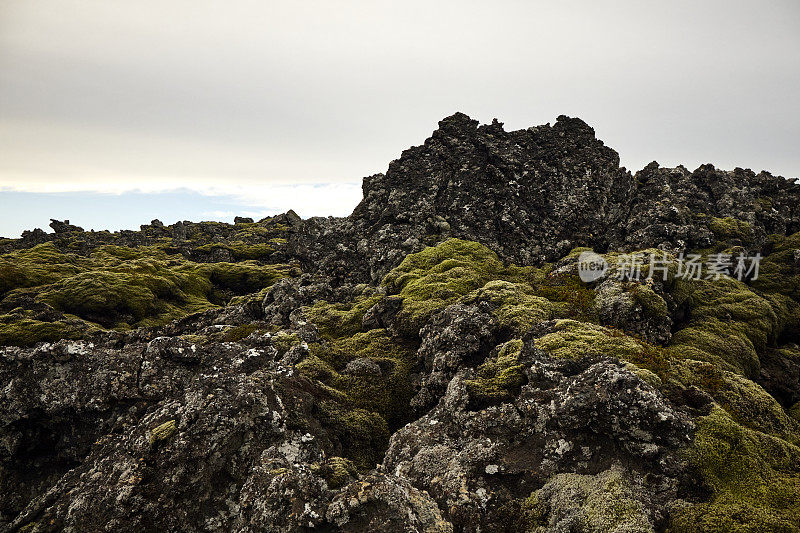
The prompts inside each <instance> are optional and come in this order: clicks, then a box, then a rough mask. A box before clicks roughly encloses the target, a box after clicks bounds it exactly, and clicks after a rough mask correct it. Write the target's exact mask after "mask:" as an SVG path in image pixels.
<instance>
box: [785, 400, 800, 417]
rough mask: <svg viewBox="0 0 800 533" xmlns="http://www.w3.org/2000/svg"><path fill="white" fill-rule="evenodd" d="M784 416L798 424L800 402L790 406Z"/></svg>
mask: <svg viewBox="0 0 800 533" xmlns="http://www.w3.org/2000/svg"><path fill="white" fill-rule="evenodd" d="M786 414H788V415H789V417H791V419H792V420H794V421H795V422H800V402H797V403H795V404H794V405H793V406H791V407H790V408H789V411H787V413H786Z"/></svg>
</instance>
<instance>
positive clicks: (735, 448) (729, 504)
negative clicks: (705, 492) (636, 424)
mask: <svg viewBox="0 0 800 533" xmlns="http://www.w3.org/2000/svg"><path fill="white" fill-rule="evenodd" d="M686 459H687V461H688V464H689V466H690V468H691V469H692V470H693V471H695V472H697V473H698V475H699V476H700V477H701V479H702V480H703V482H704V483H705V484H706V486H708V487H709V489H710V490H711V492H712V496H711V499H710V501H708V502H706V503H700V504H694V505H689V506H687V507H686V508H684V509H682V510H680V511H679V512H678V513H676V516H675V517H674V518H673V523H672V529H673V530H674V531H687V532H717V531H753V532H755V531H798V530H800V526H799V525H798V519H797V517H798V516H800V448H798V447H797V446H795V445H793V444H790V443H788V442H786V441H785V440H783V439H780V438H778V437H773V436H770V435H767V434H764V433H761V432H759V431H755V430H752V429H748V428H745V427H743V426H742V425H740V424H738V423H736V421H734V420H733V418H731V416H730V415H729V414H728V413H726V412H725V411H724V410H723V409H721V408H718V407H717V408H714V410H713V411H712V412H711V414H709V415H708V416H705V417H702V418H700V419H699V421H698V429H697V434H696V435H695V438H694V441H693V443H692V445H691V447H690V448H689V449H688V451H687V452H686Z"/></svg>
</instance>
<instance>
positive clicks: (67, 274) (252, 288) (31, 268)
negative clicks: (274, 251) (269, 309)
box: [0, 243, 288, 345]
mask: <svg viewBox="0 0 800 533" xmlns="http://www.w3.org/2000/svg"><path fill="white" fill-rule="evenodd" d="M287 270H288V267H286V266H283V265H272V266H264V265H260V264H258V263H255V262H253V261H245V262H242V263H213V264H197V263H193V262H191V261H186V260H185V259H184V258H183V256H180V255H169V254H168V253H167V252H166V251H165V250H164V249H163V247H162V246H158V245H154V246H139V247H135V248H131V247H123V246H113V245H106V246H100V247H98V248H97V249H95V250H94V251H93V252H92V253H91V254H90V255H88V256H79V255H73V254H64V253H62V252H60V251H59V250H58V249H57V248H56V247H55V245H53V244H52V243H47V244H43V245H39V246H36V247H33V248H31V249H28V250H20V251H16V252H12V253H9V254H4V255H2V256H0V290H1V291H2V292H0V296H2V297H4V298H5V301H6V303H8V302H9V301H17V300H20V299H21V298H22V297H23V296H24V297H31V298H33V299H34V300H36V301H39V302H43V303H46V304H48V305H51V306H52V307H53V308H55V309H56V310H57V311H61V312H63V313H67V314H69V315H74V316H75V317H79V318H80V319H82V320H84V321H86V322H87V323H88V324H87V325H86V326H85V327H86V328H91V327H94V325H95V324H99V325H101V326H103V327H106V328H117V329H127V328H130V327H141V326H160V325H163V324H165V323H167V322H169V321H171V320H174V319H176V318H181V317H183V316H186V315H187V314H190V313H194V312H197V311H201V310H204V309H207V308H209V307H212V306H214V305H218V304H224V303H226V302H227V301H228V300H230V298H231V297H232V296H234V295H242V294H247V293H253V292H256V291H260V290H262V289H264V288H266V287H269V286H270V285H271V284H272V283H274V282H275V281H276V280H277V279H279V278H281V277H283V276H285V275H286V273H287ZM9 299H11V300H9ZM20 301H21V300H20ZM12 305H13V304H12ZM23 319H26V320H27V321H22V320H23ZM15 320H17V321H19V323H18V324H16V325H14V323H13V322H14V321H15ZM30 320H36V319H35V317H33V316H27V315H24V316H22V315H20V316H18V317H17V318H15V317H14V316H6V317H4V320H3V322H2V324H3V325H2V326H1V327H0V329H2V330H3V333H2V334H0V342H3V343H7V344H20V345H30V344H32V343H35V342H38V341H51V340H56V339H55V338H54V337H57V336H58V335H63V336H61V337H59V338H69V337H71V333H70V331H68V330H69V329H70V328H65V327H64V326H63V325H58V324H59V323H54V324H53V325H46V324H47V323H35V322H30ZM23 329H25V330H26V331H20V330H23ZM84 329H85V328H84ZM60 331H61V333H59V332H60Z"/></svg>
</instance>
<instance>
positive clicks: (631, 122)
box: [0, 0, 800, 234]
mask: <svg viewBox="0 0 800 533" xmlns="http://www.w3.org/2000/svg"><path fill="white" fill-rule="evenodd" d="M798 95H800V2H798V1H797V0H785V1H782V0H777V1H772V2H756V1H751V2H743V1H731V0H726V1H698V0H693V1H671V2H661V1H658V2H656V1H652V2H651V1H643V0H631V1H613V2H612V1H602V0H591V1H589V0H586V1H560V2H553V1H547V2H540V1H497V0H495V1H492V2H487V1H484V2H470V1H465V0H459V1H453V2H450V1H448V2H433V1H431V0H426V1H412V0H404V1H402V2H381V1H374V0H370V1H364V2H355V1H353V2H336V1H331V0H326V1H319V2H300V1H290V2H280V3H278V2H270V1H265V0H259V1H244V0H225V1H222V0H218V1H214V2H209V1H203V0H185V1H184V0H136V1H129V0H128V1H121V0H96V1H86V0H83V1H78V0H48V1H43V0H0V188H2V189H5V190H6V191H8V190H11V189H13V190H15V191H27V192H35V193H44V192H49V193H54V192H76V191H77V192H82V193H84V194H95V193H98V192H102V193H120V192H125V191H133V190H136V191H140V192H143V193H153V192H157V191H164V190H176V189H180V190H186V189H188V190H191V191H196V192H199V193H202V194H216V195H222V196H225V197H226V198H229V199H230V200H231V201H232V202H233V203H234V204H235V203H236V202H239V203H240V204H241V205H242V206H245V207H243V208H242V210H243V211H244V210H250V211H254V212H267V211H271V210H280V209H286V208H288V207H291V206H294V207H295V209H296V210H297V211H298V212H300V213H301V214H302V215H304V216H309V215H314V214H319V215H325V214H346V213H348V212H349V211H350V210H352V208H353V207H354V206H355V203H356V202H357V200H358V198H359V183H360V179H361V177H363V176H365V175H368V174H372V173H375V172H382V171H384V170H385V169H386V167H387V165H388V163H389V161H391V160H392V159H394V158H396V157H397V156H398V155H399V154H400V152H401V151H402V150H403V149H405V148H407V147H408V146H411V145H414V144H420V143H421V142H422V141H423V140H424V139H425V138H426V137H428V136H429V135H430V133H431V131H432V130H433V129H435V127H436V123H437V121H438V120H440V119H441V118H443V117H444V116H447V115H450V114H452V113H453V112H455V111H463V112H465V113H467V114H468V115H470V116H472V117H473V118H476V119H479V120H480V121H482V122H489V121H491V119H492V118H494V117H497V118H498V119H499V120H500V121H501V122H505V124H506V128H507V129H517V128H524V127H528V126H532V125H536V124H543V123H546V122H553V121H554V120H555V118H556V117H557V116H558V115H560V114H567V115H571V116H579V117H581V118H583V119H584V120H585V121H587V122H588V123H589V124H591V125H592V126H593V127H594V128H595V129H596V131H597V134H598V137H600V138H601V139H603V140H604V141H605V142H606V144H608V145H610V146H611V147H613V148H614V149H616V150H617V151H618V152H619V153H620V156H621V159H622V164H623V165H625V166H627V167H628V168H630V169H632V170H637V169H639V168H641V167H642V166H644V165H645V164H647V163H648V162H650V161H652V160H657V161H658V162H659V163H661V164H662V165H667V166H674V165H677V164H681V163H682V164H684V165H686V166H688V167H690V168H695V167H696V166H698V165H699V164H701V163H705V162H712V163H714V164H716V165H717V166H719V167H722V168H734V167H736V166H741V167H749V168H753V169H754V170H761V169H767V170H771V171H773V172H774V173H776V174H782V175H784V176H786V177H797V176H800V149H798V141H799V140H800V96H798ZM301 182H302V183H305V184H316V186H314V187H311V186H309V185H306V186H305V188H302V189H293V188H292V187H288V185H291V184H297V183H301ZM328 183H334V184H337V185H335V186H333V187H326V186H324V185H323V186H320V184H328ZM275 186H279V187H277V188H274V187H275ZM0 195H2V192H0ZM25 197H26V198H33V199H35V198H36V196H35V195H34V196H25ZM132 197H133V196H131V198H132ZM9 198H16V199H19V198H21V196H19V195H18V196H9V195H8V194H6V195H5V196H0V201H4V203H6V207H5V208H4V209H3V211H5V214H4V215H3V216H2V218H3V220H2V221H0V234H2V233H3V232H4V230H6V231H10V230H8V228H11V227H12V226H11V225H9V223H8V221H9V220H10V219H11V218H12V217H16V218H14V219H15V221H17V222H19V217H23V218H24V217H25V216H26V215H25V214H26V213H27V212H28V209H26V208H25V205H26V204H24V203H23V204H19V203H18V202H17V201H15V202H10V201H9V200H8V199H9ZM62 198H65V200H64V201H65V202H67V205H68V202H69V201H70V200H68V199H69V198H73V199H74V197H73V196H69V195H67V196H63V197H62ZM31 201H35V200H31ZM12 203H13V204H14V205H11V204H12ZM137 205H138V204H135V203H132V204H131V209H133V210H135V209H138V207H137ZM14 209H16V211H14ZM164 209H165V210H167V211H168V210H169V206H165V208H164ZM198 209H199V208H198ZM114 212H118V209H115V210H114ZM201 212H205V211H196V213H197V215H196V216H198V217H201V216H205V215H202V214H201ZM78 214H79V215H80V214H81V213H78ZM83 214H84V215H85V212H84V213H83ZM101 214H102V215H103V216H110V217H112V218H110V219H108V220H109V223H108V224H107V226H108V227H112V229H113V226H114V225H115V221H114V220H113V212H112V213H105V212H104V213H101ZM98 216H99V215H98ZM161 218H164V219H165V221H168V220H169V219H170V215H169V213H165V214H163V215H162V217H161ZM37 220H38V219H37ZM25 221H27V219H25ZM141 222H146V220H142V221H141ZM33 225H42V223H41V221H39V222H36V223H34V222H31V223H30V224H25V225H24V227H30V226H33ZM16 228H17V226H13V229H14V231H16Z"/></svg>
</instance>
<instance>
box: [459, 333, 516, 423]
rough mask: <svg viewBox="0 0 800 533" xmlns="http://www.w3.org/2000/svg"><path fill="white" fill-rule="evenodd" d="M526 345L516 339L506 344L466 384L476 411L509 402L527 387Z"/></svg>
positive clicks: (465, 381)
mask: <svg viewBox="0 0 800 533" xmlns="http://www.w3.org/2000/svg"><path fill="white" fill-rule="evenodd" d="M522 346H523V342H522V340H521V339H514V340H511V341H508V342H507V343H505V344H503V345H502V346H501V347H500V349H499V350H498V351H497V354H496V355H495V356H493V357H490V358H488V359H487V360H486V361H484V362H483V363H481V365H480V366H479V367H478V368H477V369H476V371H475V376H474V378H472V379H467V380H464V384H465V385H466V387H467V391H468V393H469V396H470V402H471V403H472V404H473V405H474V407H485V406H486V405H492V404H495V403H500V402H502V401H507V400H509V399H511V398H513V397H514V396H516V394H517V393H519V389H520V387H521V386H522V385H523V384H524V383H525V373H524V371H525V365H524V364H522V363H521V362H520V358H519V356H520V352H521V351H522Z"/></svg>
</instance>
